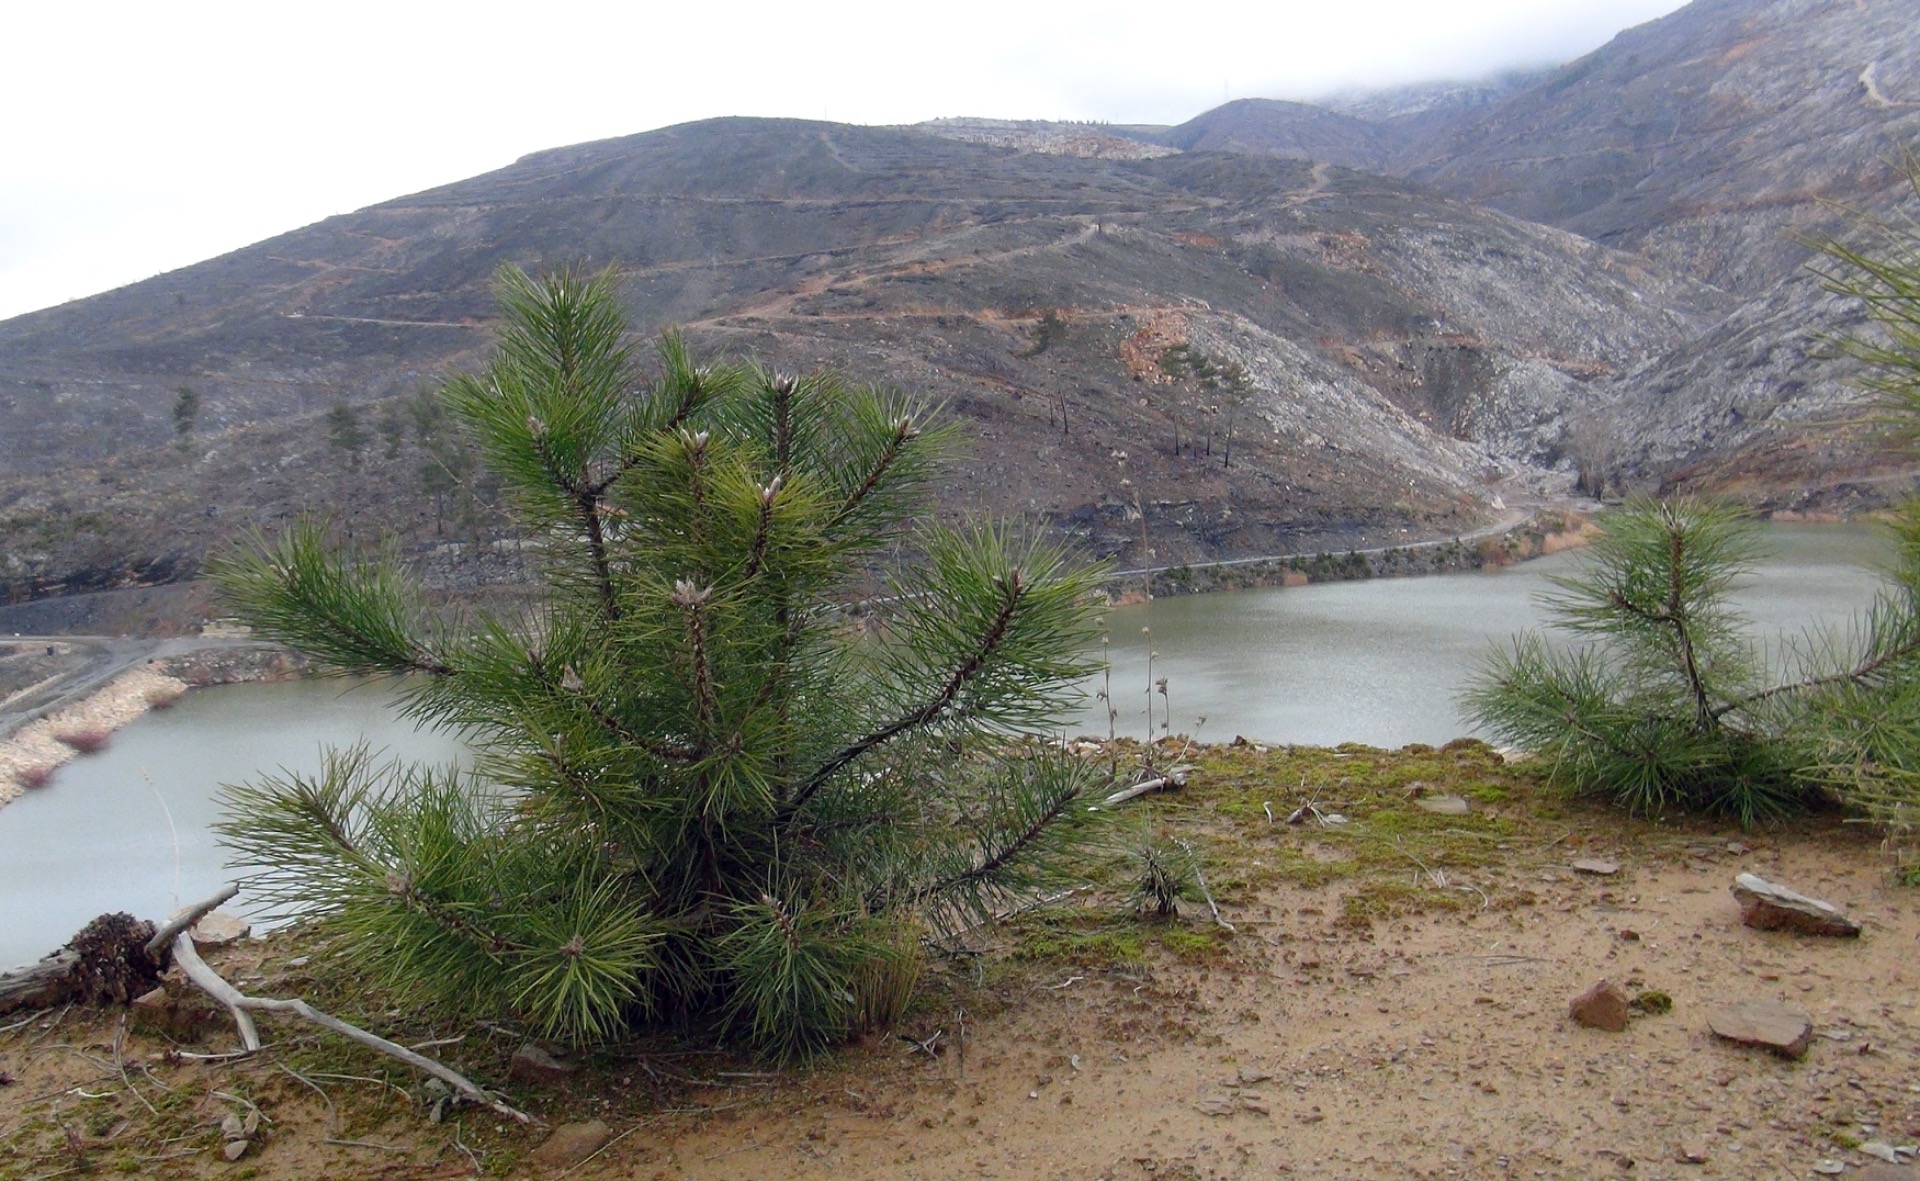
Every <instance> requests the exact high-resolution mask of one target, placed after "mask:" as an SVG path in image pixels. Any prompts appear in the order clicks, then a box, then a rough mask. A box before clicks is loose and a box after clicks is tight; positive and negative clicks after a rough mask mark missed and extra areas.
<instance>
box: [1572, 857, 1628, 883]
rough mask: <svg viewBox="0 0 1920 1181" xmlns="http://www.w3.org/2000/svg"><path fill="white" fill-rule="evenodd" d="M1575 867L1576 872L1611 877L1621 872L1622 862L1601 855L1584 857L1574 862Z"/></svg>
mask: <svg viewBox="0 0 1920 1181" xmlns="http://www.w3.org/2000/svg"><path fill="white" fill-rule="evenodd" d="M1573 868H1574V872H1576V873H1590V874H1592V875H1594V876H1595V877H1602V878H1610V877H1612V876H1613V875H1614V874H1617V873H1619V872H1620V863H1619V862H1618V861H1608V860H1606V859H1605V858H1601V857H1582V858H1580V860H1578V861H1576V862H1574V863H1573Z"/></svg>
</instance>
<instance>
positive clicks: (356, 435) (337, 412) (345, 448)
mask: <svg viewBox="0 0 1920 1181" xmlns="http://www.w3.org/2000/svg"><path fill="white" fill-rule="evenodd" d="M371 441H372V439H371V437H370V436H369V435H368V434H367V428H365V427H364V426H361V425H360V414H359V412H358V411H356V410H355V409H354V408H353V407H352V406H349V405H347V404H346V403H345V402H335V403H334V404H333V409H331V410H329V411H327V443H328V445H329V446H331V447H332V448H333V449H334V450H335V451H338V452H340V453H341V454H342V455H343V456H345V457H346V461H347V470H348V471H350V472H351V471H358V470H360V453H361V452H362V451H364V450H366V448H367V444H368V443H369V442H371Z"/></svg>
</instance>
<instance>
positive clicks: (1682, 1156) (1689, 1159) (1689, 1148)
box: [1673, 1140, 1707, 1165]
mask: <svg viewBox="0 0 1920 1181" xmlns="http://www.w3.org/2000/svg"><path fill="white" fill-rule="evenodd" d="M1673 1159H1674V1160H1677V1161H1679V1162H1680V1163H1681V1164H1683V1165H1704V1164H1706V1163H1707V1145H1706V1142H1705V1141H1702V1140H1690V1141H1688V1142H1687V1143H1685V1144H1682V1145H1681V1146H1680V1147H1679V1148H1678V1149H1677V1150H1676V1151H1675V1152H1674V1154H1673Z"/></svg>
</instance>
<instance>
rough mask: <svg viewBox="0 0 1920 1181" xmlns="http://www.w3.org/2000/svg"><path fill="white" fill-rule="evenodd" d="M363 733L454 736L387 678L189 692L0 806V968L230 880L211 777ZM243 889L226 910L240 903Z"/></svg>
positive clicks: (392, 739)
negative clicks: (416, 722)
mask: <svg viewBox="0 0 1920 1181" xmlns="http://www.w3.org/2000/svg"><path fill="white" fill-rule="evenodd" d="M362 737H364V738H365V739H366V741H368V742H369V743H371V744H372V745H373V746H374V747H376V748H379V747H385V748H387V749H388V750H389V751H390V752H391V753H393V754H396V755H405V756H406V757H409V758H415V759H424V760H427V761H432V762H446V761H448V760H450V759H453V758H455V757H457V755H458V753H459V750H460V746H459V744H458V743H457V742H455V741H453V740H451V739H448V738H445V737H443V736H441V735H438V734H434V733H432V732H421V731H418V730H416V729H415V728H414V726H413V724H412V723H411V722H408V721H406V720H405V719H403V718H401V717H399V716H398V713H397V711H396V710H395V708H394V699H393V689H392V687H391V686H387V685H378V684H375V685H359V686H357V687H353V688H347V687H346V685H345V684H343V683H342V682H340V681H292V682H287V683H284V684H277V685H223V686H219V687H216V688H211V689H200V690H196V691H194V692H192V693H189V694H187V695H186V696H185V697H183V698H181V699H180V703H179V704H178V705H176V706H174V707H173V708H172V709H170V710H165V711H162V712H159V713H150V714H147V715H146V716H145V717H142V718H140V719H138V720H136V721H134V722H133V723H132V724H130V725H128V726H127V727H126V728H125V729H123V730H120V731H119V732H117V733H116V734H114V736H113V742H112V743H111V744H110V745H109V746H108V747H107V748H106V749H105V750H103V751H101V752H100V753H99V754H94V755H85V756H82V757H80V758H77V759H75V760H73V761H72V762H70V763H68V764H66V765H65V766H64V767H61V768H60V770H59V771H58V772H57V773H56V774H55V775H54V778H53V782H52V783H51V784H49V785H48V786H47V787H44V788H40V789H38V790H36V791H30V792H27V793H26V794H25V795H23V796H21V797H20V798H19V799H17V800H15V801H14V802H13V803H11V804H8V805H7V806H6V807H4V808H0V970H4V969H6V968H9V967H14V966H17V965H19V964H23V963H27V962H30V961H32V960H35V959H38V958H39V957H40V956H42V955H45V954H46V953H47V952H50V951H52V950H54V949H55V948H57V947H59V946H60V945H61V944H63V943H65V942H66V941H67V940H68V939H69V938H71V937H72V935H73V933H74V932H75V931H76V930H78V929H79V928H80V927H81V926H82V925H83V924H85V923H86V922H87V920H89V919H91V918H93V916H95V915H97V914H101V913H104V912H107V911H115V910H125V911H130V912H131V913H132V914H133V915H134V916H135V917H137V918H146V919H155V920H159V919H164V918H166V917H167V916H168V915H169V914H171V913H172V912H173V911H174V910H175V909H177V908H178V907H180V906H183V905H186V904H188V903H192V902H197V901H198V900H200V899H202V898H205V897H206V896H207V895H209V894H212V893H213V892H214V891H216V890H218V889H219V888H220V887H221V886H222V885H223V884H225V883H226V882H229V881H231V880H232V879H233V874H232V871H230V870H228V869H226V868H225V862H226V850H224V849H222V848H221V847H219V846H218V845H217V844H215V843H214V838H213V834H212V833H211V832H210V831H209V829H208V826H209V825H210V824H211V823H212V822H213V821H214V820H215V819H216V818H217V816H218V815H219V808H218V806H217V805H216V802H215V798H214V797H215V794H216V793H217V791H218V789H219V785H220V784H222V783H241V782H245V781H247V780H251V779H255V778H257V777H258V776H260V775H261V774H262V773H263V772H264V773H272V772H274V771H277V770H278V769H279V768H282V767H286V768H289V769H294V770H299V771H305V772H312V771H317V770H318V769H319V767H320V750H321V747H322V746H323V745H326V744H333V745H340V746H344V745H348V744H351V743H353V742H355V741H358V740H359V739H361V738H362ZM245 903H246V898H245V896H244V895H242V896H241V897H240V898H239V899H236V900H235V902H234V904H233V906H234V908H235V909H238V910H241V911H244V910H245Z"/></svg>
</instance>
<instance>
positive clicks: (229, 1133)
mask: <svg viewBox="0 0 1920 1181" xmlns="http://www.w3.org/2000/svg"><path fill="white" fill-rule="evenodd" d="M220 1134H221V1135H222V1136H225V1137H226V1138H227V1139H229V1140H245V1139H246V1138H247V1125H246V1124H244V1123H242V1122H241V1120H240V1117H239V1116H237V1115H235V1114H234V1113H233V1112H231V1111H229V1112H228V1113H227V1114H226V1115H225V1116H223V1117H222V1118H221V1120H220Z"/></svg>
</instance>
